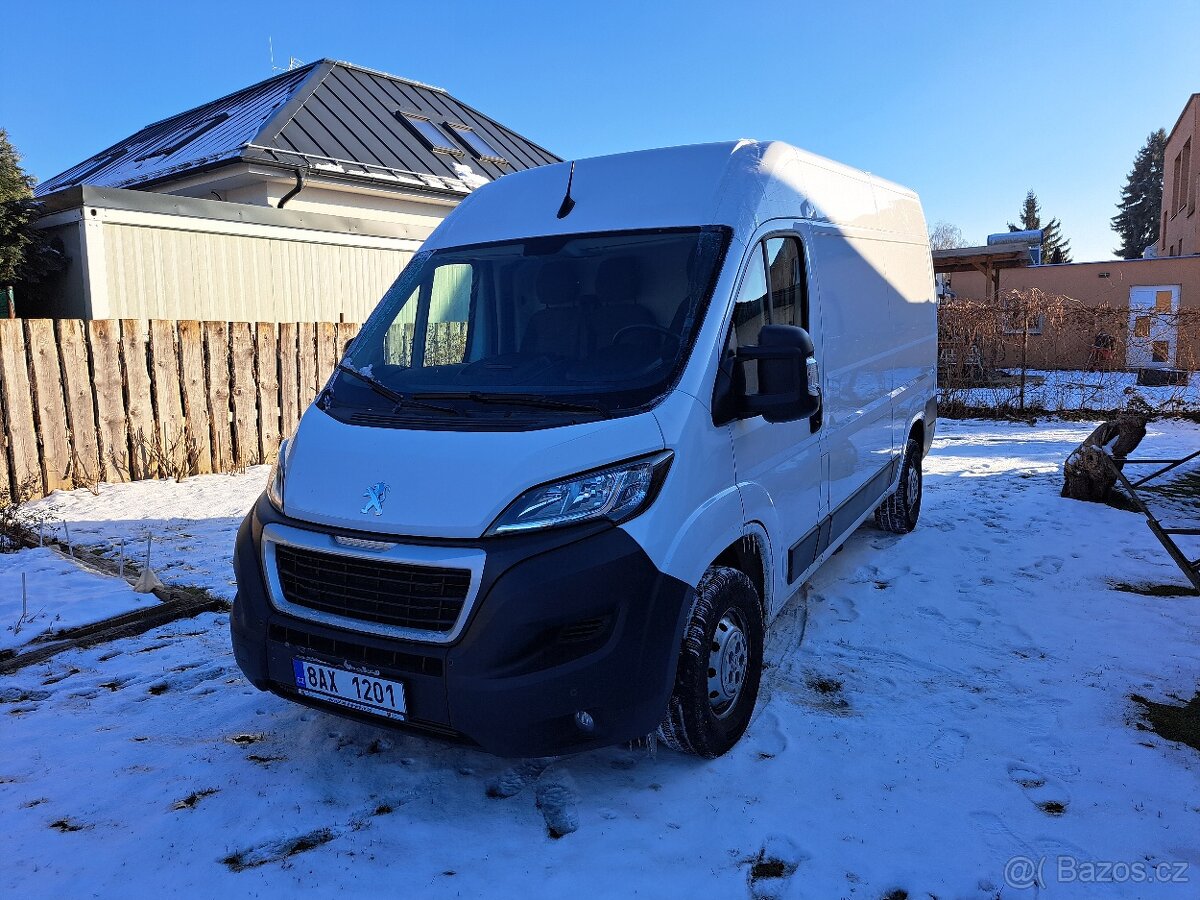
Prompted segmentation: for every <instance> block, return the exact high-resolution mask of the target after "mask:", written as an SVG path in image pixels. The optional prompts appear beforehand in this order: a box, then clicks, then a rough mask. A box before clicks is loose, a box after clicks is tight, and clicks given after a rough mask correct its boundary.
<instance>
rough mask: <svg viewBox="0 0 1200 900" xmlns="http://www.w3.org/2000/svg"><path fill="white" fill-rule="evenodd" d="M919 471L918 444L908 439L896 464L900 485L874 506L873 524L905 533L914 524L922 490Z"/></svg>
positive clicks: (914, 525)
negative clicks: (901, 458) (902, 455)
mask: <svg viewBox="0 0 1200 900" xmlns="http://www.w3.org/2000/svg"><path fill="white" fill-rule="evenodd" d="M924 481H925V479H924V476H923V475H922V473H921V445H920V443H918V442H917V441H915V440H913V439H912V438H909V440H908V445H907V446H906V447H905V448H904V462H902V463H901V464H900V484H899V486H898V487H897V488H896V490H895V491H893V492H892V493H890V494H888V496H887V498H886V499H885V500H884V501H883V502H882V503H880V504H879V506H877V507H876V508H875V524H876V525H878V526H879V527H880V528H882V529H883V530H884V531H890V532H892V533H893V534H908V533H909V532H910V531H912V530H913V529H914V528H916V527H917V519H918V518H919V517H920V515H921V496H922V495H923V494H924V491H925V484H924Z"/></svg>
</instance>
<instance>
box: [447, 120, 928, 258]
mask: <svg viewBox="0 0 1200 900" xmlns="http://www.w3.org/2000/svg"><path fill="white" fill-rule="evenodd" d="M572 172H573V174H572ZM568 181H570V183H571V197H572V199H574V201H575V205H574V207H573V208H572V209H571V211H570V212H569V213H568V214H567V215H566V216H564V217H563V218H558V215H557V214H558V212H559V209H560V207H561V206H562V202H563V198H564V196H565V195H566V190H567V184H568ZM774 218H792V219H809V220H812V221H816V222H821V223H828V224H831V225H835V226H843V227H855V228H863V229H867V230H871V231H883V232H888V233H891V234H894V235H898V236H901V237H906V238H909V239H912V240H919V241H925V240H926V239H927V238H926V231H925V220H924V216H923V215H922V213H921V207H920V202H919V200H918V199H917V196H916V194H914V193H913V192H912V191H910V190H908V189H907V188H904V187H901V186H900V185H897V184H893V183H891V182H888V181H886V180H884V179H882V178H878V177H876V176H874V175H871V174H869V173H867V172H863V171H860V170H858V169H854V168H851V167H850V166H846V165H843V164H841V163H837V162H834V161H833V160H830V159H825V158H824V157H821V156H817V155H816V154H814V153H809V152H807V151H805V150H801V149H799V148H797V147H793V146H792V145H790V144H786V143H784V142H782V141H750V140H741V141H726V142H723V143H713V144H692V145H689V146H682V147H667V148H662V149H657V150H639V151H635V152H630V153H618V154H613V155H611V156H597V157H592V158H588V159H580V160H576V161H574V162H564V163H557V164H553V165H547V166H542V167H539V168H537V169H531V170H527V171H524V172H515V173H513V174H511V175H506V176H505V177H503V178H500V179H498V180H496V181H495V182H493V183H492V184H490V185H486V186H485V187H482V188H480V189H479V190H477V191H475V192H474V193H473V194H472V195H471V196H470V197H468V198H467V199H466V200H464V201H463V203H462V204H460V206H459V208H458V209H457V210H455V212H454V213H452V214H451V215H450V216H449V217H448V218H447V219H446V220H445V221H444V222H443V223H442V224H441V225H440V226H439V227H438V229H437V230H436V231H435V232H434V234H433V236H432V237H430V239H429V241H428V242H427V244H426V245H427V246H428V247H431V248H435V247H448V246H463V245H467V244H476V243H486V242H488V241H499V240H505V239H510V238H519V237H530V236H534V235H549V234H579V233H586V232H598V231H615V230H625V229H632V228H668V227H679V226H695V225H709V224H718V225H728V226H730V227H732V228H734V229H735V231H737V232H739V233H747V232H750V231H753V230H754V228H756V227H757V226H758V225H759V224H761V223H762V222H765V221H767V220H769V219H774Z"/></svg>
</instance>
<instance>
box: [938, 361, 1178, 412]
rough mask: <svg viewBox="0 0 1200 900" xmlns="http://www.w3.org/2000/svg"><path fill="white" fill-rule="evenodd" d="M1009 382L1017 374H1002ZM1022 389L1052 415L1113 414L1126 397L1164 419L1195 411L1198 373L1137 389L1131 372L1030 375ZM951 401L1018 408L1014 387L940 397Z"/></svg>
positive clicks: (1030, 403) (1032, 405)
mask: <svg viewBox="0 0 1200 900" xmlns="http://www.w3.org/2000/svg"><path fill="white" fill-rule="evenodd" d="M1005 371H1007V372H1010V373H1011V374H1012V375H1013V377H1014V379H1015V378H1016V377H1017V376H1018V375H1019V374H1020V372H1019V370H1018V369H1006V370H1005ZM1028 374H1029V381H1028V382H1027V384H1026V386H1025V406H1026V408H1029V409H1044V410H1049V411H1051V412H1060V411H1067V410H1080V409H1085V410H1098V411H1107V410H1112V409H1118V408H1120V407H1122V406H1124V405H1125V403H1126V402H1127V401H1128V400H1129V395H1130V392H1132V391H1136V392H1137V393H1138V395H1139V396H1140V397H1141V398H1142V399H1143V400H1145V401H1146V403H1148V404H1149V405H1150V408H1151V409H1154V410H1158V411H1160V412H1163V413H1167V414H1171V413H1176V414H1178V413H1184V412H1192V413H1194V412H1198V411H1200V373H1195V374H1193V375H1191V376H1189V379H1188V382H1187V383H1186V384H1182V385H1176V386H1172V387H1139V386H1138V383H1137V373H1136V372H1078V371H1069V370H1063V371H1044V370H1037V369H1032V370H1030V371H1029V373H1028ZM944 393H946V394H947V396H949V397H950V398H952V399H954V400H959V401H961V402H963V403H965V404H967V405H968V406H977V407H1013V408H1015V407H1016V406H1017V402H1018V396H1019V394H1020V387H1019V385H1018V384H1017V383H1016V382H1015V381H1014V383H1012V384H1007V385H1004V386H1003V387H985V388H956V389H951V390H948V391H945V392H944Z"/></svg>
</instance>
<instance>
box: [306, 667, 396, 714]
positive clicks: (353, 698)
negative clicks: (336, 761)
mask: <svg viewBox="0 0 1200 900" xmlns="http://www.w3.org/2000/svg"><path fill="white" fill-rule="evenodd" d="M292 670H293V671H294V672H295V674H296V688H297V690H299V691H300V693H301V694H304V696H306V697H317V698H319V699H321V700H327V701H329V702H330V703H337V704H338V705H339V706H348V707H350V708H351V709H357V710H359V711H360V712H366V713H371V714H372V715H376V716H384V717H385V718H388V719H403V718H404V717H405V706H404V685H403V684H401V683H400V682H399V681H388V680H387V679H385V678H375V677H373V676H371V675H363V674H361V673H359V672H347V671H346V670H345V669H335V668H332V667H331V666H325V665H322V664H320V663H315V662H313V661H312V660H307V659H293V660H292Z"/></svg>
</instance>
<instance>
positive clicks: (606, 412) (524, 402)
mask: <svg viewBox="0 0 1200 900" xmlns="http://www.w3.org/2000/svg"><path fill="white" fill-rule="evenodd" d="M413 398H414V399H420V400H456V399H459V398H462V399H465V400H470V401H472V402H474V403H492V404H497V405H501V406H531V407H535V408H537V409H561V410H562V411H564V412H590V413H599V414H600V415H602V416H604V417H605V418H609V417H611V416H612V410H610V409H608V407H605V406H601V405H600V404H599V403H579V402H574V401H570V400H555V399H554V398H553V397H547V396H545V395H543V394H507V393H494V394H485V393H483V392H481V391H469V392H467V393H461V394H460V393H455V392H453V391H442V392H438V393H424V394H414V395H413Z"/></svg>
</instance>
